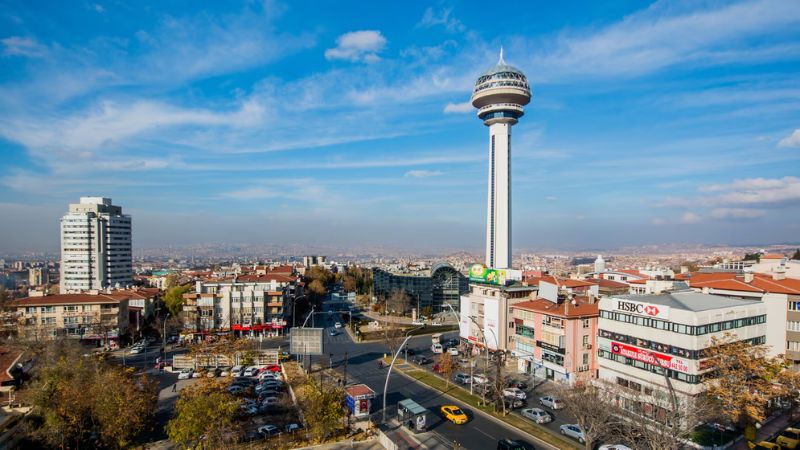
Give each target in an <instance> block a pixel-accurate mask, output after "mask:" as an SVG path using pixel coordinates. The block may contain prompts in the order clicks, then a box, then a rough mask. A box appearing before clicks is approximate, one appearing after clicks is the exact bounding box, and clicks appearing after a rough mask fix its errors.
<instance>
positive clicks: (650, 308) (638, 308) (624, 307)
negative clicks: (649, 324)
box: [614, 299, 669, 320]
mask: <svg viewBox="0 0 800 450" xmlns="http://www.w3.org/2000/svg"><path fill="white" fill-rule="evenodd" d="M614 310H615V311H619V312H624V313H628V314H636V315H637V316H645V317H653V318H656V319H664V320H668V319H669V306H664V305H653V304H650V303H643V302H635V301H631V300H621V299H614Z"/></svg>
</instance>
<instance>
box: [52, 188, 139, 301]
mask: <svg viewBox="0 0 800 450" xmlns="http://www.w3.org/2000/svg"><path fill="white" fill-rule="evenodd" d="M131 246H132V241H131V217H130V216H129V215H126V214H122V208H121V207H119V206H114V205H113V204H112V203H111V199H110V198H103V197H81V198H80V202H79V203H73V204H70V205H69V212H68V213H67V214H66V215H64V217H62V218H61V277H60V288H61V293H62V294H65V293H78V292H83V291H89V290H94V289H98V290H102V289H107V288H113V287H128V286H130V285H132V284H133V270H132V257H131V251H132V247H131Z"/></svg>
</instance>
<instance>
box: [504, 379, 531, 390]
mask: <svg viewBox="0 0 800 450" xmlns="http://www.w3.org/2000/svg"><path fill="white" fill-rule="evenodd" d="M508 387H515V388H517V389H522V390H525V389H528V385H527V383H525V382H524V381H519V380H509V381H508Z"/></svg>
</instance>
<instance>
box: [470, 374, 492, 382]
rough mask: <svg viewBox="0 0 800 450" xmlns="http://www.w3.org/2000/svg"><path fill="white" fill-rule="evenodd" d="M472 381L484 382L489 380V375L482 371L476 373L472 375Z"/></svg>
mask: <svg viewBox="0 0 800 450" xmlns="http://www.w3.org/2000/svg"><path fill="white" fill-rule="evenodd" d="M472 382H473V383H478V384H486V383H488V382H489V377H487V376H486V375H484V374H482V373H476V374H475V375H473V376H472Z"/></svg>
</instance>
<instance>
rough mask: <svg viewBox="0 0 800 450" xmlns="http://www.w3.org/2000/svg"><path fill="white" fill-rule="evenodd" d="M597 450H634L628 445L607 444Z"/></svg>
mask: <svg viewBox="0 0 800 450" xmlns="http://www.w3.org/2000/svg"><path fill="white" fill-rule="evenodd" d="M597 450H633V449H632V448H630V447H628V446H627V445H622V444H605V445H601V446H600V447H598V448H597Z"/></svg>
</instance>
